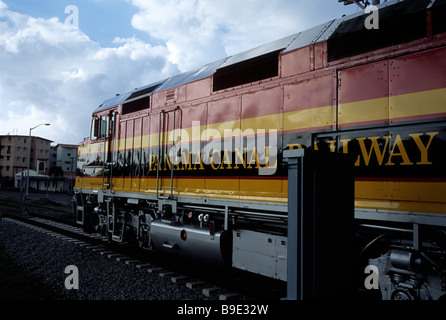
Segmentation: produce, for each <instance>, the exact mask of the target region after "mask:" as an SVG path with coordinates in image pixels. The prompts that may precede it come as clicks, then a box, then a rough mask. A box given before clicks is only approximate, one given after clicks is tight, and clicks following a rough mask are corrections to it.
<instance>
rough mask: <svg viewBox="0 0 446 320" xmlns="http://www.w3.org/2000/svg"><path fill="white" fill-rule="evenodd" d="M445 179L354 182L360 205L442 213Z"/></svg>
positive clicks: (356, 196) (361, 206)
mask: <svg viewBox="0 0 446 320" xmlns="http://www.w3.org/2000/svg"><path fill="white" fill-rule="evenodd" d="M445 194H446V183H445V182H406V181H404V182H396V181H356V183H355V199H356V201H355V205H356V207H360V208H370V209H385V210H401V211H412V212H428V213H446V197H445V196H444V195H445Z"/></svg>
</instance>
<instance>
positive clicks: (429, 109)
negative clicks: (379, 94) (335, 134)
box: [338, 88, 446, 125]
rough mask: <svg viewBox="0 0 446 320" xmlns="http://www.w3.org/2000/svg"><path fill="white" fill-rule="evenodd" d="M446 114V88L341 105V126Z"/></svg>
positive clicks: (339, 113) (339, 116)
mask: <svg viewBox="0 0 446 320" xmlns="http://www.w3.org/2000/svg"><path fill="white" fill-rule="evenodd" d="M445 112H446V88H442V89H436V90H429V91H422V92H416V93H409V94H402V95H397V96H391V97H385V98H379V99H371V100H365V101H356V102H350V103H343V104H340V105H339V111H338V121H339V124H340V125H343V124H351V123H355V124H358V125H360V123H361V122H367V121H380V120H382V121H384V120H392V119H398V118H405V117H416V116H424V115H430V114H438V113H445Z"/></svg>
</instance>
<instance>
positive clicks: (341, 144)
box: [75, 0, 446, 299]
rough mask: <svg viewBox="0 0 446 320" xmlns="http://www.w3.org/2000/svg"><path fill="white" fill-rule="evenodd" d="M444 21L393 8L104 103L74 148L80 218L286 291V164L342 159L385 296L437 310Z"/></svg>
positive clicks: (443, 193) (444, 212) (438, 13)
mask: <svg viewBox="0 0 446 320" xmlns="http://www.w3.org/2000/svg"><path fill="white" fill-rule="evenodd" d="M445 13H446V1H442V0H440V1H439V0H437V1H433V2H432V1H430V0H421V1H409V0H406V1H389V2H386V3H384V4H383V5H381V6H379V15H380V20H379V29H376V30H369V29H367V28H365V26H364V20H365V19H366V17H367V14H364V13H363V12H359V13H357V14H355V15H352V16H348V17H343V18H340V19H336V20H333V21H329V22H327V23H325V24H322V25H319V26H317V27H314V28H312V29H309V30H306V31H303V32H300V33H297V34H294V35H291V36H289V37H286V38H284V39H280V40H277V41H274V42H272V43H269V44H266V45H264V46H260V47H258V48H255V49H252V50H249V51H246V52H243V53H240V54H237V55H234V56H231V57H228V58H226V59H222V60H220V61H216V62H213V63H210V64H208V65H205V66H203V67H202V68H198V69H196V70H193V71H191V72H186V73H183V74H180V75H176V76H172V77H170V78H168V79H165V80H162V81H159V82H157V83H153V84H150V85H148V86H144V87H141V88H138V89H135V90H132V91H129V92H126V93H124V94H120V95H117V96H115V97H113V98H111V99H109V100H106V101H105V102H104V103H103V104H102V105H100V106H99V107H98V108H97V109H96V110H95V111H94V112H93V119H92V125H91V135H90V138H89V139H86V140H85V141H84V142H82V143H81V144H80V147H79V154H78V167H77V170H78V177H77V179H76V186H75V191H76V199H77V221H78V222H79V223H81V224H83V225H84V226H85V227H86V228H87V229H90V230H93V231H97V232H101V233H103V234H106V235H108V236H109V237H110V238H111V239H112V240H114V241H124V239H125V238H126V237H130V238H133V239H136V240H137V241H138V242H139V244H140V245H141V246H143V247H147V248H152V247H156V248H157V249H160V250H166V251H171V252H172V253H173V254H185V255H188V256H191V257H200V258H203V259H207V260H212V261H214V262H218V263H228V262H229V263H232V265H233V266H235V267H237V268H243V269H246V270H249V271H252V272H257V273H260V274H263V275H265V276H268V277H272V278H276V279H281V280H286V279H287V274H286V244H287V223H286V222H287V194H288V193H287V190H288V180H287V174H286V173H287V172H286V169H285V168H284V166H283V160H284V159H283V151H284V150H288V149H294V148H308V149H313V150H319V151H321V152H322V151H326V152H336V153H343V154H344V153H345V154H348V155H350V156H351V157H353V159H354V161H353V164H352V165H353V167H354V173H355V219H356V220H357V221H358V223H359V224H361V226H362V228H363V230H366V231H363V232H362V233H361V237H362V239H363V240H364V239H365V241H366V243H367V242H368V241H370V243H369V244H368V245H366V247H365V248H364V250H363V251H364V252H365V251H367V252H371V251H373V250H371V249H370V248H371V247H372V245H375V246H376V247H377V248H379V252H380V256H379V257H375V258H376V259H371V260H370V263H373V264H375V265H376V266H377V267H378V269H379V271H380V285H381V289H382V293H383V298H385V299H413V298H417V299H438V298H441V297H443V295H444V291H445V290H446V286H445V284H444V278H445V277H446V273H445V270H446V261H445V258H446V256H445V250H446V247H445V245H444V243H446V242H445V240H446V233H445V232H446V229H445V226H446V166H445V163H446V153H445V152H444V150H445V146H446V46H445V44H446V34H445V31H446V24H445V22H444V21H445V20H444V16H445ZM333 214H341V213H337V212H336V208H335V207H334V208H333ZM383 244H385V246H383ZM366 249H367V250H366ZM340 250H342V248H340ZM364 252H363V253H364ZM247 257H248V258H247ZM371 258H372V257H371Z"/></svg>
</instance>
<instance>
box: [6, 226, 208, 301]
mask: <svg viewBox="0 0 446 320" xmlns="http://www.w3.org/2000/svg"><path fill="white" fill-rule="evenodd" d="M0 246H1V247H2V248H3V249H4V251H5V252H6V253H7V254H8V255H9V256H11V257H12V258H13V259H14V260H15V261H16V262H17V264H18V265H19V266H20V267H22V268H24V269H26V270H28V271H29V272H30V273H31V274H32V275H33V276H35V277H37V278H39V279H41V280H42V282H43V283H44V284H45V285H47V286H49V287H50V288H52V290H53V291H54V293H55V294H56V295H57V297H58V299H60V300H203V299H206V298H207V297H206V296H204V295H203V294H202V289H189V288H187V287H186V285H185V284H184V283H182V284H177V283H173V282H172V281H171V279H170V277H160V276H159V275H158V274H156V273H149V272H148V271H147V269H146V268H136V266H135V265H132V264H126V263H124V262H122V261H116V259H110V258H108V257H107V256H106V255H102V254H100V253H99V252H98V251H94V250H92V249H91V248H87V247H85V246H80V245H79V244H76V243H73V242H70V241H67V240H63V239H60V238H57V237H53V236H51V235H49V234H46V233H44V232H41V231H38V230H36V229H33V228H29V227H27V226H24V225H22V224H19V223H16V222H14V221H11V220H8V219H0ZM67 266H76V267H77V269H78V271H79V277H78V279H79V288H78V289H67V288H66V287H65V280H66V279H67V277H70V276H71V273H68V274H67V273H65V268H66V267H67Z"/></svg>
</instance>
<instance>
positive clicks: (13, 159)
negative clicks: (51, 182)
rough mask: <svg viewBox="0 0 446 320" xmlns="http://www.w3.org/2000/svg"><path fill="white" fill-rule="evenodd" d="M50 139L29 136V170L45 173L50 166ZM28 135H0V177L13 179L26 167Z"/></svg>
mask: <svg viewBox="0 0 446 320" xmlns="http://www.w3.org/2000/svg"><path fill="white" fill-rule="evenodd" d="M51 142H52V141H51V140H48V139H45V138H41V137H35V136H32V137H31V156H30V170H34V171H36V172H37V173H39V174H47V173H48V170H49V166H50V144H51ZM28 148H29V136H21V135H0V179H1V180H3V181H5V180H6V181H8V180H13V179H14V176H15V175H16V174H17V173H19V172H22V171H26V170H27V168H28Z"/></svg>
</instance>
